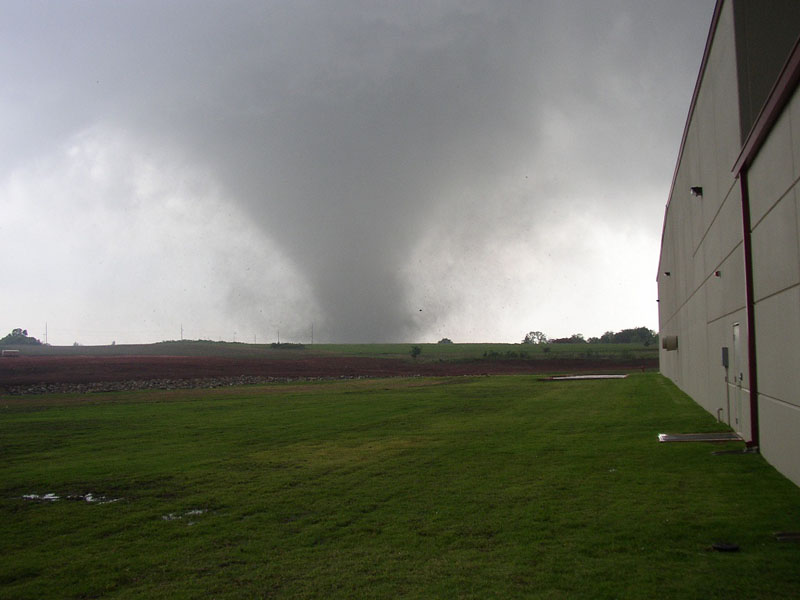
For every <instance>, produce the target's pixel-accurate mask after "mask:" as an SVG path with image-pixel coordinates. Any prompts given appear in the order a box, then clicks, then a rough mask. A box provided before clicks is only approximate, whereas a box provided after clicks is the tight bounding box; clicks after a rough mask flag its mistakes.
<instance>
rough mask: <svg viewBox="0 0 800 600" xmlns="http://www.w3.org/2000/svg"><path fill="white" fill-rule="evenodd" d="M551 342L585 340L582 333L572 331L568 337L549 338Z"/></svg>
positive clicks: (579, 341)
mask: <svg viewBox="0 0 800 600" xmlns="http://www.w3.org/2000/svg"><path fill="white" fill-rule="evenodd" d="M550 343H551V344H585V343H586V340H585V339H584V338H583V334H582V333H573V334H572V335H571V336H569V337H568V338H556V339H554V340H550Z"/></svg>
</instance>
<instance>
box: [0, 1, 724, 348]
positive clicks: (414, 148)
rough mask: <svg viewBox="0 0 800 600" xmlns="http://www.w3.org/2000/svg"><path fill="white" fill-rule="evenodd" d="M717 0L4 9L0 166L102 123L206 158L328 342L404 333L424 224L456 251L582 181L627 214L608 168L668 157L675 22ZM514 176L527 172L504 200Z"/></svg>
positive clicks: (413, 320)
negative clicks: (292, 277) (305, 297)
mask: <svg viewBox="0 0 800 600" xmlns="http://www.w3.org/2000/svg"><path fill="white" fill-rule="evenodd" d="M710 5H711V2H704V3H696V2H694V1H692V2H688V1H686V2H670V3H663V2H647V3H642V2H638V1H637V2H634V1H617V2H615V1H610V2H591V3H587V2H583V1H581V2H577V1H575V2H564V1H559V2H556V1H553V2H491V3H489V2H437V3H430V2H404V3H396V2H382V3H370V2H349V1H347V2H345V1H340V2H291V3H288V2H287V3H264V2H224V3H223V2H196V1H192V2H167V3H165V2H160V1H159V2H142V1H137V2H115V3H100V2H65V3H58V4H54V3H38V4H37V3H32V2H24V3H23V2H20V3H12V4H11V5H10V7H9V8H7V13H6V17H7V18H4V19H3V23H5V25H3V24H0V35H2V36H3V38H4V39H5V40H6V41H4V42H3V46H4V48H5V50H7V51H4V52H3V53H2V55H3V58H2V59H0V61H2V62H1V63H0V65H2V69H1V70H0V72H2V74H3V75H4V78H5V80H6V82H7V84H8V85H9V86H10V88H11V90H12V92H11V95H10V100H7V103H8V105H7V106H6V105H3V111H2V126H3V129H4V130H5V132H6V134H7V139H8V138H9V137H10V138H11V139H15V140H18V142H17V143H16V144H15V147H14V148H11V147H9V146H6V147H5V149H4V150H3V151H2V156H0V158H2V161H3V162H2V163H0V164H2V165H3V166H6V167H7V165H11V164H14V161H17V160H20V159H21V158H24V157H26V156H34V155H35V154H36V153H37V151H39V150H40V149H41V148H42V147H43V146H45V145H47V144H49V143H52V142H53V140H57V139H59V138H62V137H65V136H68V135H69V134H70V133H73V132H74V131H78V130H80V129H82V128H86V127H89V126H91V125H93V124H95V123H97V122H105V123H111V124H113V125H114V126H115V127H119V128H121V129H123V130H130V131H135V132H136V134H137V135H138V136H141V137H144V138H145V139H148V140H149V141H150V143H152V144H154V145H158V146H163V147H167V148H172V149H174V151H175V152H176V153H179V154H181V155H183V156H185V157H187V158H188V159H189V160H191V161H192V162H193V163H194V164H196V165H200V166H201V168H204V169H207V170H208V171H209V172H210V173H211V174H212V175H213V176H214V177H215V178H217V179H218V180H219V181H220V182H221V185H222V186H223V188H224V190H225V191H226V194H227V195H228V196H229V199H230V201H231V202H234V203H236V204H237V205H238V206H240V207H243V208H244V209H245V210H246V211H247V213H248V214H249V215H250V217H251V218H252V219H253V220H254V222H255V223H257V224H258V226H259V227H260V228H261V229H262V230H263V232H264V234H265V235H266V236H268V237H270V238H271V239H273V240H275V241H277V242H278V244H279V245H280V246H281V248H282V249H283V250H284V251H285V252H286V254H287V255H288V257H289V258H290V259H291V261H292V262H293V264H295V265H296V266H297V267H298V268H299V269H300V270H301V272H302V274H303V275H304V277H305V278H306V279H307V281H308V282H309V284H310V286H311V289H312V290H313V294H314V295H315V301H316V303H317V305H318V307H319V309H320V310H321V311H322V313H323V317H322V319H323V321H324V322H323V323H322V324H321V325H320V329H324V330H325V331H326V332H327V336H328V337H329V338H330V339H334V340H337V341H378V340H398V339H407V338H410V337H413V336H414V335H415V334H418V333H419V331H418V330H417V329H418V327H419V326H420V323H421V321H420V319H419V316H418V315H417V314H416V313H417V312H418V308H417V307H416V306H415V305H413V304H412V300H411V296H410V295H409V287H410V284H411V281H410V280H414V279H424V278H425V277H426V273H424V272H420V273H415V272H414V270H413V268H411V269H409V268H407V263H408V260H409V257H410V256H411V254H412V253H413V250H414V248H415V246H416V244H417V243H418V240H419V239H420V238H421V236H423V235H424V234H425V233H426V232H429V231H431V229H433V230H435V229H436V228H440V229H442V230H446V231H447V238H448V239H449V240H450V242H451V244H450V247H448V248H444V247H442V248H441V251H442V252H455V253H457V252H458V248H460V247H465V245H468V244H473V245H474V244H486V243H487V240H491V239H502V238H503V236H504V235H505V233H506V232H505V230H504V227H506V226H510V227H511V229H512V230H513V229H514V225H515V224H516V225H519V223H520V222H525V221H533V220H536V219H537V218H538V215H539V214H540V212H542V211H544V210H545V209H544V205H546V204H547V203H554V202H555V203H559V202H569V201H571V199H572V198H573V197H575V196H581V197H586V196H587V194H588V193H590V192H594V193H595V194H596V195H597V196H598V197H600V198H603V199H604V200H603V201H604V202H606V203H607V205H606V208H605V210H607V211H609V212H615V211H621V210H623V208H624V203H626V202H628V199H626V198H623V197H621V196H617V195H616V194H614V193H610V192H609V190H610V189H613V186H615V185H617V182H616V181H615V179H616V178H618V177H619V176H620V173H626V174H627V178H626V181H628V183H631V182H647V181H648V178H651V177H658V176H661V177H663V173H660V172H654V170H657V169H656V168H655V167H654V166H653V165H659V166H658V169H661V168H662V167H663V168H665V169H666V171H669V170H670V169H671V162H672V161H673V158H674V151H675V143H676V139H677V137H676V136H679V132H677V133H676V132H675V131H674V128H675V122H676V117H675V111H676V107H680V108H679V109H677V110H678V112H679V113H683V112H685V108H684V107H685V106H686V101H685V97H684V96H685V87H681V88H680V98H672V97H670V94H671V93H672V92H671V89H672V88H671V86H670V85H669V82H673V81H676V80H678V79H680V78H681V77H683V78H684V79H685V78H686V74H685V63H686V62H687V61H688V62H691V63H693V64H692V67H691V68H689V69H688V72H689V73H691V75H690V76H689V78H690V79H691V78H693V76H694V73H695V72H696V64H698V63H699V57H698V56H697V42H696V40H695V39H694V38H696V37H697V35H696V29H691V30H687V28H686V27H685V23H686V22H687V20H690V19H693V18H694V19H697V20H699V22H701V23H704V25H703V26H701V27H700V28H701V29H704V28H705V27H706V26H707V25H706V24H707V22H708V18H709V15H710V8H711V6H710ZM690 35H693V36H694V37H693V38H692V41H693V45H691V47H690V48H689V49H687V48H686V44H684V39H685V37H686V36H690ZM665 80H667V81H668V84H667V85H665ZM682 83H683V85H684V86H685V82H683V81H682ZM682 118H683V114H680V115H679V116H678V118H677V121H679V122H681V121H682ZM665 136H667V137H668V142H669V143H666V144H665V143H663V142H661V141H660V140H662V139H663V138H664V137H665ZM621 165H624V166H623V167H621ZM517 173H526V174H527V175H528V176H529V177H530V181H531V182H533V181H535V182H537V183H536V185H537V186H539V187H530V188H528V189H525V190H524V196H525V200H524V202H523V203H521V201H519V200H518V199H515V200H514V201H509V202H508V203H506V202H504V201H503V200H502V199H500V200H497V196H498V192H502V186H504V185H506V179H507V178H508V177H510V176H512V175H515V174H517ZM465 195H469V197H470V198H471V200H465ZM512 195H513V194H511V192H509V197H510V196H512ZM501 196H502V194H501ZM517 196H519V193H518V191H517V193H516V196H515V198H516V197H517ZM476 198H477V199H478V200H477V202H478V204H480V199H481V198H487V199H488V198H495V200H494V206H490V207H480V206H478V207H476V206H475V204H474V203H475V202H476V200H475V199H476ZM476 211H477V213H476ZM504 211H515V213H516V214H507V215H503V212H504ZM498 213H500V215H501V218H498V216H497V215H498ZM470 214H471V215H472V216H473V217H476V216H477V217H478V218H483V219H485V220H484V222H485V227H477V228H476V227H475V224H474V222H469V221H468V220H467V218H466V216H467V215H470ZM434 217H435V218H436V221H435V222H434V221H432V219H434ZM509 221H511V222H512V223H511V224H510V225H509V224H508V222H509ZM504 223H506V225H504ZM431 251H432V252H434V253H436V252H437V249H436V248H435V246H434V247H433V248H432V249H431ZM465 254H468V253H465ZM473 283H474V285H477V286H479V285H480V282H479V281H476V282H473ZM442 310H446V307H443V308H442Z"/></svg>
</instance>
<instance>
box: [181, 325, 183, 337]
mask: <svg viewBox="0 0 800 600" xmlns="http://www.w3.org/2000/svg"><path fill="white" fill-rule="evenodd" d="M181 341H183V323H181Z"/></svg>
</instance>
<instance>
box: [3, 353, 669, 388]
mask: <svg viewBox="0 0 800 600" xmlns="http://www.w3.org/2000/svg"><path fill="white" fill-rule="evenodd" d="M657 367H658V361H657V359H632V360H613V359H610V360H591V359H544V360H488V359H484V360H467V361H442V362H424V361H418V362H412V361H409V360H402V359H391V358H365V357H347V356H335V357H307V358H297V359H291V360H289V359H243V358H221V357H186V356H113V357H97V356H34V357H30V356H27V357H26V356H22V357H15V358H2V359H0V390H2V389H3V388H5V387H7V386H16V385H28V384H35V383H92V382H105V381H126V380H142V379H144V380H146V379H166V378H170V379H194V378H208V377H233V376H242V375H249V376H257V377H275V378H304V377H307V378H315V377H392V376H414V375H424V376H452V375H501V374H524V373H531V374H537V373H538V374H542V373H589V372H597V373H608V372H612V371H613V372H631V371H639V370H644V369H654V368H657Z"/></svg>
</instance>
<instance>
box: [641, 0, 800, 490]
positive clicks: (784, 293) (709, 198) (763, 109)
mask: <svg viewBox="0 0 800 600" xmlns="http://www.w3.org/2000/svg"><path fill="white" fill-rule="evenodd" d="M799 36H800V0H769V1H764V0H718V2H717V5H716V7H715V9H714V15H713V19H712V23H711V28H710V31H709V36H708V41H707V42H706V48H705V52H704V55H703V61H702V65H701V68H700V74H699V76H698V78H697V84H696V86H695V90H694V95H693V97H692V102H691V107H690V109H689V116H688V119H687V122H686V127H685V129H684V134H683V140H682V142H681V148H680V153H679V155H678V164H677V166H676V168H675V175H674V178H673V182H672V190H671V191H670V198H669V203H668V204H667V209H666V214H665V217H664V230H663V234H662V241H661V258H660V261H659V268H658V277H657V281H658V300H659V329H660V334H661V340H662V348H661V351H660V359H661V372H662V373H663V374H664V375H666V376H667V377H669V378H670V379H672V380H673V381H674V382H675V383H676V384H677V385H678V386H679V387H680V388H681V389H682V390H684V391H685V392H686V393H687V394H689V395H690V396H691V397H692V398H694V399H695V401H697V402H698V404H700V405H701V406H703V407H704V408H705V409H706V410H708V411H709V412H710V413H712V414H713V415H715V416H716V417H718V418H719V419H720V420H721V421H724V422H726V423H729V424H730V425H731V427H733V428H734V430H736V431H738V432H739V433H740V434H741V435H742V437H743V438H744V439H745V440H746V441H747V442H748V443H749V445H751V446H754V447H758V448H759V450H760V451H761V452H762V454H763V455H764V457H765V458H766V459H767V460H768V461H769V462H771V463H772V464H773V465H775V467H776V468H777V469H778V470H779V471H781V472H782V473H784V474H785V475H786V476H787V477H789V478H790V479H792V480H793V481H794V482H795V483H797V484H798V485H800V185H798V178H800V90H798V80H800V46H799V45H798V37H799Z"/></svg>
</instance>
